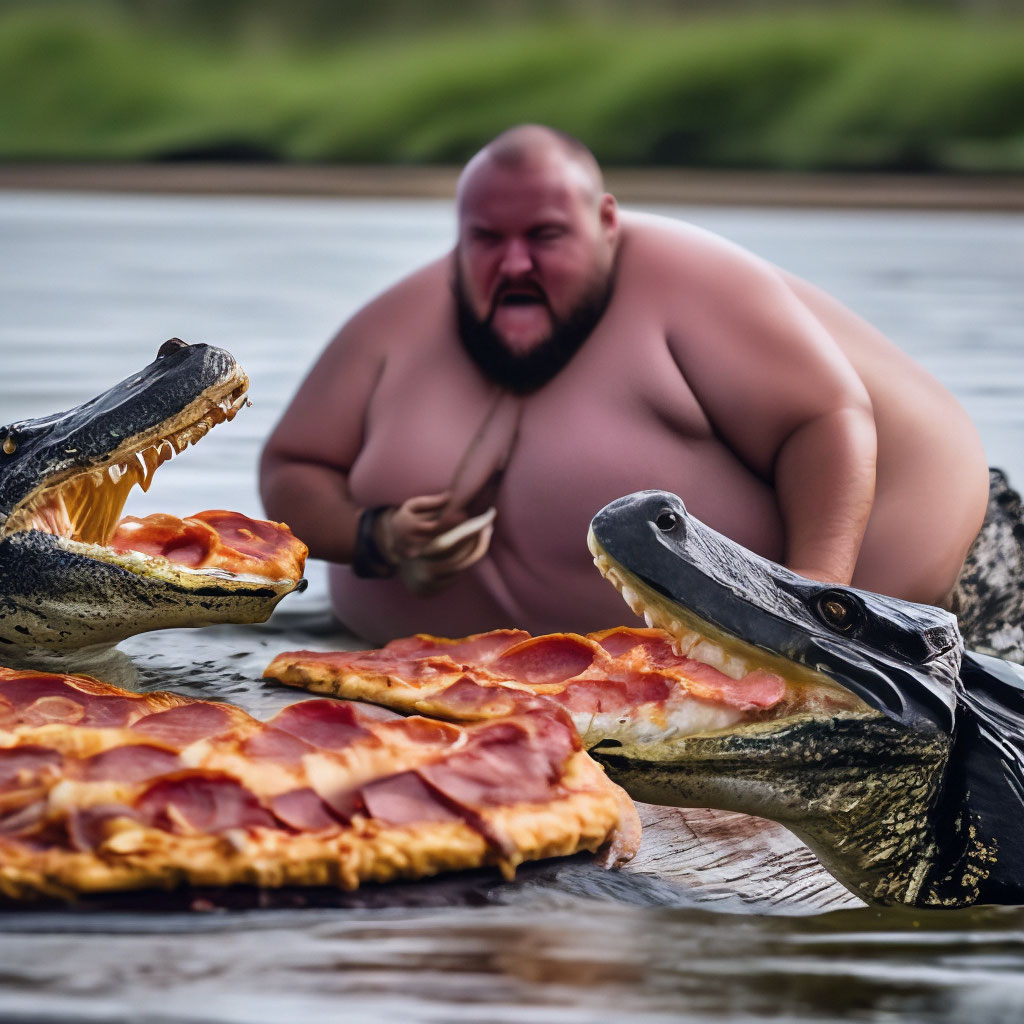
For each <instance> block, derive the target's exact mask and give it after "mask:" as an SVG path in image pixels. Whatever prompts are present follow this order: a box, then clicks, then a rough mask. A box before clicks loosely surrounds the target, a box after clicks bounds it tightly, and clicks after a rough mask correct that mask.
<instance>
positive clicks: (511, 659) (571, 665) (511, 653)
mask: <svg viewBox="0 0 1024 1024" xmlns="http://www.w3.org/2000/svg"><path fill="white" fill-rule="evenodd" d="M599 650H600V647H599V646H598V645H597V644H595V643H594V642H593V641H592V640H588V639H587V638H586V637H582V636H575V635H574V634H572V633H554V634H552V635H551V636H537V637H533V638H532V639H530V640H524V641H523V642H522V643H521V644H516V646H515V647H512V648H511V649H509V650H507V651H506V652H505V653H504V654H502V656H501V657H500V658H498V659H497V660H496V661H495V662H494V666H493V667H494V670H495V671H497V672H501V673H503V674H505V675H508V676H509V677H510V678H512V679H515V680H517V681H519V682H522V683H528V684H529V685H531V686H543V685H548V684H552V683H561V682H564V681H565V680H566V679H571V678H572V677H573V676H578V675H580V674H581V673H583V672H586V670H587V669H588V668H590V666H591V665H592V664H593V662H594V656H595V654H596V652H597V651H599Z"/></svg>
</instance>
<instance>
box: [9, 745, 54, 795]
mask: <svg viewBox="0 0 1024 1024" xmlns="http://www.w3.org/2000/svg"><path fill="white" fill-rule="evenodd" d="M63 760H64V759H63V758H62V757H61V755H60V754H59V753H58V752H57V751H56V750H51V749H50V748H49V747H37V746H29V745H28V744H26V745H25V746H23V747H6V748H0V789H21V788H22V787H24V786H29V785H32V784H34V783H36V782H37V781H38V779H39V776H40V775H44V774H46V775H53V776H55V775H56V773H57V772H58V771H59V769H60V766H61V762H62V761H63Z"/></svg>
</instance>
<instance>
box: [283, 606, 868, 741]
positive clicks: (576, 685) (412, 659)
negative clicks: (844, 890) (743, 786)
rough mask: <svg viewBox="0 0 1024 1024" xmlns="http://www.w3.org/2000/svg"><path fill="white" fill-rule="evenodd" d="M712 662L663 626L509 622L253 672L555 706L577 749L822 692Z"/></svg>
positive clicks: (490, 708) (785, 704)
mask: <svg viewBox="0 0 1024 1024" xmlns="http://www.w3.org/2000/svg"><path fill="white" fill-rule="evenodd" d="M722 669H728V670H732V669H733V667H732V666H730V665H722V667H721V668H716V667H713V666H712V665H709V664H707V663H705V662H703V661H699V660H697V659H695V658H691V657H687V656H685V655H682V654H679V653H677V651H676V649H675V646H674V641H673V639H672V637H671V636H670V635H669V634H668V633H666V632H663V631H662V630H659V629H643V628H636V627H632V626H616V627H614V628H612V629H606V630H602V631H601V632H597V633H589V634H587V635H580V634H576V633H552V634H548V635H546V636H536V637H534V636H530V634H529V633H526V632H524V631H522V630H513V629H500V630H493V631H491V632H489V633H477V634H474V635H473V636H469V637H464V638H462V639H446V638H442V637H434V636H429V635H427V634H422V633H421V634H417V635H416V636H412V637H405V638H402V639H400V640H393V641H392V642H391V643H389V644H387V645H385V646H384V647H382V648H379V649H377V650H371V651H335V652H328V653H321V652H317V651H289V652H285V653H283V654H280V655H278V656H277V657H276V658H274V660H273V661H272V662H271V663H270V665H269V666H268V667H267V669H266V670H265V672H264V676H265V677H267V678H271V679H276V680H278V681H279V682H283V683H287V684H288V685H291V686H298V687H302V688H305V689H308V690H312V691H314V692H316V693H327V694H332V695H334V696H338V697H343V698H347V699H350V700H364V701H372V702H374V703H377V704H380V705H383V706H385V707H389V708H394V709H395V710H398V711H402V712H406V713H415V714H426V715H434V716H438V717H440V718H444V719H449V720H453V721H480V720H488V719H494V718H499V717H500V716H502V715H506V714H515V713H523V712H526V711H529V710H536V709H538V708H540V707H543V706H551V705H554V706H555V707H557V708H559V709H561V710H564V711H565V712H566V713H567V714H568V715H569V716H570V717H571V719H572V721H573V723H574V724H575V726H576V728H577V730H578V731H579V734H580V736H581V738H582V741H583V743H584V745H585V746H593V745H594V744H595V743H597V742H599V741H600V740H603V739H611V740H617V741H619V742H621V743H623V744H631V743H645V742H657V741H660V740H665V739H670V738H672V737H673V736H677V735H678V736H686V735H691V734H693V733H697V732H701V733H704V732H709V731H712V730H714V729H724V728H729V727H731V726H734V725H735V724H736V723H738V722H741V721H753V720H756V719H758V718H759V717H764V716H766V715H769V714H771V715H773V716H778V714H779V713H781V712H782V711H783V710H785V712H786V713H787V714H797V713H799V711H800V710H810V705H811V703H812V702H814V701H817V700H820V699H822V698H821V697H820V696H817V695H815V694H813V693H812V692H810V690H809V689H808V688H805V687H803V686H801V685H800V683H799V682H794V681H792V680H787V679H784V678H783V677H782V676H779V675H776V674H775V673H773V672H769V671H766V670H764V669H755V670H753V671H746V670H745V667H744V668H743V670H742V671H740V672H737V675H739V678H734V677H733V676H731V675H728V674H727V672H726V671H723V670H722ZM829 699H830V700H833V701H842V700H843V699H844V698H843V696H842V695H841V694H836V695H831V694H830V695H829ZM852 699H853V698H851V700H852Z"/></svg>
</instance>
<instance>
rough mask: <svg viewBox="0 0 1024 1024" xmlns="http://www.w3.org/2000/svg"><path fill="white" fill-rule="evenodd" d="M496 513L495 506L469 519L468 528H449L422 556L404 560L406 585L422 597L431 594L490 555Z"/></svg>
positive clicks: (403, 570)
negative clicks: (486, 555)
mask: <svg viewBox="0 0 1024 1024" xmlns="http://www.w3.org/2000/svg"><path fill="white" fill-rule="evenodd" d="M494 515H495V512H494V509H493V508H491V509H488V510H487V512H486V513H484V515H482V516H477V517H475V518H474V519H472V520H466V521H465V522H464V524H463V525H464V526H465V527H467V529H466V530H462V529H460V528H459V527H455V529H453V530H450V531H447V532H446V533H445V534H444V535H442V536H440V537H437V538H435V539H434V541H433V542H431V543H430V544H429V545H428V546H427V547H426V548H425V549H424V551H423V553H422V554H421V555H420V556H419V557H417V558H411V559H409V560H408V561H406V562H403V563H402V564H401V565H400V566H399V570H398V574H399V576H400V577H401V579H402V582H403V583H404V584H405V586H406V588H407V589H408V590H409V591H410V592H411V593H413V594H416V595H418V596H419V597H429V596H431V595H432V594H436V593H438V592H439V591H441V590H444V589H445V588H446V587H449V586H451V584H453V583H454V582H455V580H456V579H457V578H458V576H459V573H461V572H464V571H465V570H466V569H468V568H469V567H470V566H471V565H475V564H476V563H477V562H479V561H480V559H481V558H483V557H484V555H485V554H487V549H488V547H489V546H490V543H491V535H492V534H493V533H494V526H493V523H494ZM449 537H450V538H451V539H450V540H448V538H449ZM446 541H447V542H446Z"/></svg>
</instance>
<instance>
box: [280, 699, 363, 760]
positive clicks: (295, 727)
mask: <svg viewBox="0 0 1024 1024" xmlns="http://www.w3.org/2000/svg"><path fill="white" fill-rule="evenodd" d="M269 724H270V725H271V726H273V727H274V728H275V729H280V730H281V731H283V732H286V733H289V734H290V735H292V736H296V737H298V738H299V739H300V740H303V741H305V742H306V743H309V744H311V745H312V746H314V747H319V748H320V749H321V750H343V749H344V748H345V747H349V746H351V745H352V744H353V743H365V742H368V741H372V742H373V743H374V744H378V743H379V742H380V741H379V740H378V739H377V738H376V737H375V736H374V735H373V733H372V732H370V731H369V730H368V729H364V728H363V727H362V726H361V725H359V724H358V722H357V720H356V713H355V709H354V707H353V705H352V704H351V703H350V702H349V701H341V700H329V699H325V700H306V701H302V702H301V703H299V704H292V705H290V706H289V707H286V708H285V709H284V710H283V711H279V712H278V713H277V714H276V715H275V716H274V717H273V718H272V719H271V720H270V723H269Z"/></svg>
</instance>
